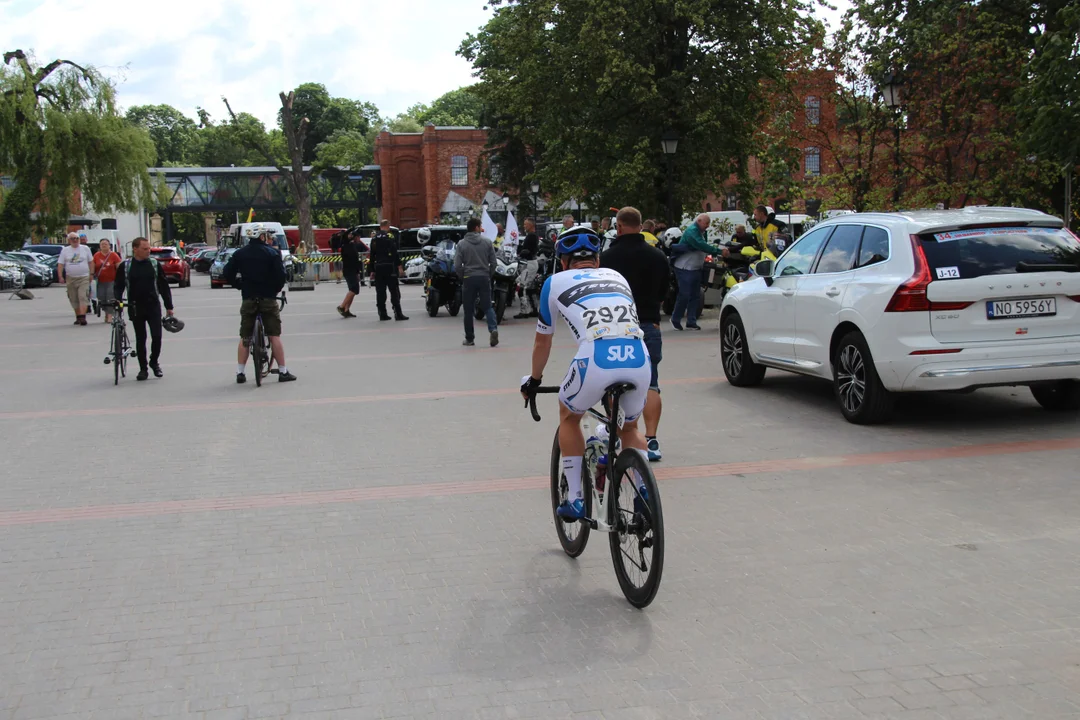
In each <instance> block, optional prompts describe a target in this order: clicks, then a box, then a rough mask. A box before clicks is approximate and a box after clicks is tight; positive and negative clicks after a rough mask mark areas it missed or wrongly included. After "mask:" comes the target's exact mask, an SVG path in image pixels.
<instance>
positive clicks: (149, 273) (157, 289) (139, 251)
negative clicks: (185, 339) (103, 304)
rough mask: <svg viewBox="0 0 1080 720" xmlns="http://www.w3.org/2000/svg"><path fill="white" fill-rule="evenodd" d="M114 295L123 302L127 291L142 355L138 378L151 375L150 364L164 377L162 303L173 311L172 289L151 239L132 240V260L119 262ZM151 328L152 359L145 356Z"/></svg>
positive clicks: (136, 345) (140, 354) (169, 310)
mask: <svg viewBox="0 0 1080 720" xmlns="http://www.w3.org/2000/svg"><path fill="white" fill-rule="evenodd" d="M114 287H115V295H116V300H117V301H118V302H119V301H122V300H123V299H124V293H125V292H126V293H127V307H128V317H129V318H131V324H132V325H134V326H135V352H136V354H137V355H138V358H139V374H138V375H137V376H136V378H135V379H136V380H146V379H147V378H148V377H150V373H149V372H148V371H147V367H149V369H150V370H153V371H154V377H161V376H162V375H163V373H162V371H161V365H160V364H159V363H158V358H159V357H161V303H160V302H159V301H158V296H160V297H161V299H162V300H164V301H165V311H166V312H167V313H168V314H169V315H172V314H173V301H172V291H171V290H169V281H168V279H167V278H166V277H165V271H164V269H163V268H162V267H161V263H159V262H158V261H157V260H151V259H150V241H149V240H147V239H146V238H142V237H139V238H135V239H134V240H132V241H131V259H129V260H127V261H125V262H122V263H120V266H119V267H117V268H116V283H115V284H114ZM147 328H149V329H150V358H149V361H147V357H146V330H147Z"/></svg>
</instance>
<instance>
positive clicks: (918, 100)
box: [853, 0, 1048, 207]
mask: <svg viewBox="0 0 1080 720" xmlns="http://www.w3.org/2000/svg"><path fill="white" fill-rule="evenodd" d="M1037 5H1038V3H1032V2H1030V0H997V1H996V2H993V3H988V2H981V1H979V0H858V1H857V2H856V3H855V7H854V9H853V12H854V13H855V15H856V16H857V17H858V18H859V19H860V20H861V21H862V23H863V34H862V37H861V39H860V45H861V48H862V51H863V52H864V54H865V55H866V57H867V58H868V63H867V73H868V75H869V76H870V77H873V78H880V77H882V76H883V75H884V74H885V73H886V72H890V71H893V72H896V71H899V72H900V73H901V74H902V76H903V77H904V85H903V100H904V114H903V135H902V137H903V143H902V153H901V155H902V158H903V198H902V204H903V205H905V206H908V207H912V206H927V205H933V204H934V203H937V202H940V203H943V204H944V205H945V207H958V206H964V205H967V204H970V203H972V202H991V203H1000V204H1005V205H1014V204H1016V205H1029V206H1036V207H1045V206H1046V205H1047V204H1048V201H1047V190H1048V188H1047V182H1046V178H1047V176H1048V173H1047V168H1046V167H1045V165H1044V164H1043V163H1042V162H1039V161H1038V160H1036V161H1034V162H1027V161H1026V157H1027V155H1028V152H1027V150H1026V148H1025V147H1024V146H1023V142H1022V137H1023V129H1022V124H1021V120H1020V115H1019V113H1018V103H1019V95H1020V93H1019V91H1020V88H1021V87H1022V86H1023V85H1024V82H1025V73H1026V67H1027V63H1028V61H1029V59H1030V58H1031V56H1032V52H1033V49H1034V44H1035V41H1036V39H1037V38H1038V32H1037V31H1036V28H1034V27H1033V25H1032V23H1033V22H1034V19H1033V15H1032V9H1033V8H1035V7H1037Z"/></svg>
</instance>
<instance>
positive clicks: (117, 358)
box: [112, 325, 124, 385]
mask: <svg viewBox="0 0 1080 720" xmlns="http://www.w3.org/2000/svg"><path fill="white" fill-rule="evenodd" d="M122 337H123V333H122V332H121V331H120V327H119V326H118V325H113V333H112V356H113V385H119V384H120V363H122V362H123V361H124V343H123V339H122Z"/></svg>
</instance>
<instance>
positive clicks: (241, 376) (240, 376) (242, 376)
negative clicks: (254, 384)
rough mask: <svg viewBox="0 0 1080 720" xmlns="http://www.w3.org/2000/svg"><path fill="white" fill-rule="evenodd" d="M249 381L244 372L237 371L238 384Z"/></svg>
mask: <svg viewBox="0 0 1080 720" xmlns="http://www.w3.org/2000/svg"><path fill="white" fill-rule="evenodd" d="M246 382H247V375H245V374H244V373H236V384H237V385H243V384H244V383H246Z"/></svg>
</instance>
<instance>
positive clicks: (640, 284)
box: [600, 207, 668, 462]
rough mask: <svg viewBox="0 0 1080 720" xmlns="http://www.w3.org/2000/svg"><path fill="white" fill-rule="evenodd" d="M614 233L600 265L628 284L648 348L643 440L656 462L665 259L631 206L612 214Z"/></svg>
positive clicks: (657, 457) (659, 408)
mask: <svg viewBox="0 0 1080 720" xmlns="http://www.w3.org/2000/svg"><path fill="white" fill-rule="evenodd" d="M615 229H616V231H617V232H618V236H617V237H616V238H615V239H614V240H613V241H612V242H611V247H610V248H609V249H608V250H605V251H604V252H603V253H602V254H601V255H600V267H604V268H611V269H612V270H615V271H616V272H618V273H619V274H620V275H622V276H623V277H624V278H625V279H626V282H627V284H628V285H629V286H630V292H631V293H632V294H633V296H634V305H635V306H636V307H637V312H638V320H639V325H640V327H641V330H642V332H643V333H645V337H644V338H642V339H643V340H644V342H645V347H646V348H648V350H649V360H650V362H651V363H652V373H651V378H650V380H649V394H648V395H647V396H646V398H645V410H644V412H643V413H642V416H643V417H644V419H645V442H646V449H647V451H648V455H649V461H650V462H656V461H658V460H659V459H660V458H661V457H662V455H661V454H660V441H659V440H657V439H656V433H657V428H658V427H659V425H660V414H661V412H662V411H663V405H662V404H661V402H660V376H659V373H658V369H659V368H658V366H659V365H660V360H662V359H663V341H662V338H661V336H660V304H661V302H662V301H663V299H664V295H665V294H667V288H668V261H667V257H666V256H665V255H664V253H663V252H662V251H660V250H658V249H657V248H654V247H652V246H651V245H649V243H648V241H647V240H646V239H645V235H644V234H643V233H642V232H641V213H640V212H638V210H637V209H635V208H632V207H624V208H623V209H622V210H620V211H619V214H618V215H616V216H615Z"/></svg>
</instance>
